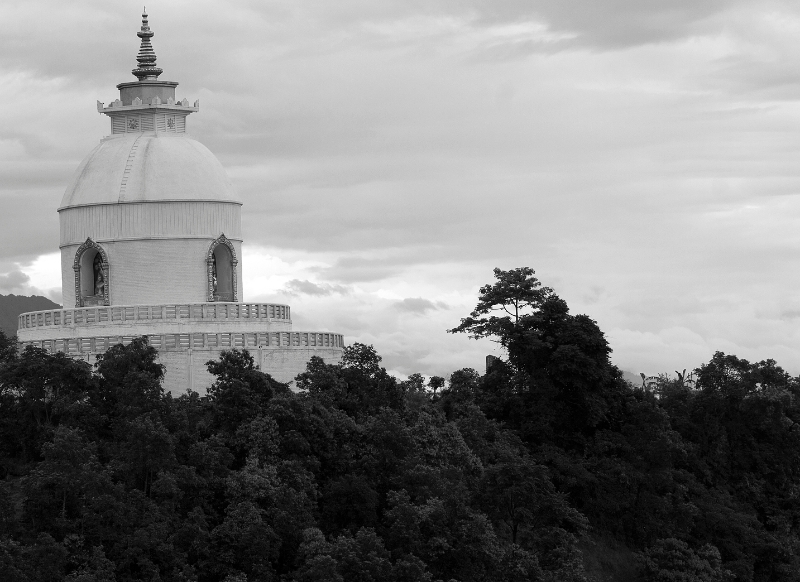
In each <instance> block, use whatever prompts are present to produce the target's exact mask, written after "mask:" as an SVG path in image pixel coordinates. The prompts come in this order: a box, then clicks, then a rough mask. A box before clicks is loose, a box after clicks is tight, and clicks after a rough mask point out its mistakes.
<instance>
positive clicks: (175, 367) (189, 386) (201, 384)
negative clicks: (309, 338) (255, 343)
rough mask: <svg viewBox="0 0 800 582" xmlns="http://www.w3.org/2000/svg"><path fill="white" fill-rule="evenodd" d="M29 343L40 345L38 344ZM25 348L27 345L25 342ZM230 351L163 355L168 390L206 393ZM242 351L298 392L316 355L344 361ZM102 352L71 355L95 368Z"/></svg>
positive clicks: (305, 353)
mask: <svg viewBox="0 0 800 582" xmlns="http://www.w3.org/2000/svg"><path fill="white" fill-rule="evenodd" d="M29 343H33V344H34V345H37V344H38V342H29ZM24 345H25V343H23V346H24ZM39 347H41V346H39ZM230 349H232V348H230V347H224V348H201V349H189V348H186V349H172V350H168V351H161V352H159V353H158V361H159V362H160V363H161V364H164V367H165V368H166V371H165V374H164V389H165V390H166V391H168V392H169V393H171V394H172V395H173V396H180V395H181V394H185V393H186V391H187V390H193V391H195V392H198V393H200V394H205V393H206V391H207V390H208V387H209V386H211V384H213V383H214V380H215V379H216V378H215V377H214V376H213V375H211V374H210V373H209V371H208V368H207V367H206V362H208V361H210V360H218V359H219V357H220V354H221V353H222V352H223V351H224V350H230ZM238 349H247V351H248V352H250V355H251V356H253V360H255V363H256V365H257V366H258V368H259V369H260V370H261V371H262V372H265V373H267V374H269V375H270V376H272V377H273V378H274V379H275V380H277V381H278V382H284V383H287V384H289V383H291V384H290V387H291V388H292V390H296V389H297V388H296V386H295V384H294V379H295V377H296V376H297V375H298V374H300V373H302V372H305V370H306V364H307V363H308V362H309V361H310V360H311V357H312V356H318V357H320V358H322V359H323V360H324V361H325V363H326V364H338V363H339V362H340V361H341V360H342V349H341V348H303V347H299V348H284V349H280V348H266V349H264V348H238ZM101 353H103V352H81V353H73V354H68V355H70V356H71V357H73V358H75V359H80V360H84V361H85V362H88V363H89V364H92V365H94V364H95V363H96V362H97V356H98V355H99V354H101Z"/></svg>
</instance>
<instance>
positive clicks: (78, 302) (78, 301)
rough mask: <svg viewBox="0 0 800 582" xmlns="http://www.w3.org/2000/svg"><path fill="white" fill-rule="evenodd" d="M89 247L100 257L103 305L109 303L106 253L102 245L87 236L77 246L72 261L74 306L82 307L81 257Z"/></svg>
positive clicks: (109, 281)
mask: <svg viewBox="0 0 800 582" xmlns="http://www.w3.org/2000/svg"><path fill="white" fill-rule="evenodd" d="M90 249H91V250H95V251H97V253H98V254H99V255H100V258H101V259H102V269H103V282H104V286H103V305H111V303H110V301H109V288H110V286H111V280H110V278H109V265H108V255H107V254H106V251H105V250H104V249H103V247H101V246H100V245H99V244H97V243H96V242H94V241H93V240H92V239H91V237H89V238H87V239H86V241H85V242H84V243H83V244H82V245H81V246H79V247H78V250H77V251H76V252H75V260H74V261H73V263H72V270H73V271H75V307H84V297H83V292H82V291H81V258H82V257H83V255H84V253H86V251H88V250H90Z"/></svg>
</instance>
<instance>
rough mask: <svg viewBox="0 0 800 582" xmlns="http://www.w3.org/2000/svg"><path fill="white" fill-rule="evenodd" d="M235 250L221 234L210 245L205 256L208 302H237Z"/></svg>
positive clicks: (236, 260)
mask: <svg viewBox="0 0 800 582" xmlns="http://www.w3.org/2000/svg"><path fill="white" fill-rule="evenodd" d="M238 264H239V261H238V259H237V258H236V249H235V248H234V247H233V243H232V242H231V241H229V240H228V239H227V237H226V236H225V235H224V234H222V235H220V237H219V238H218V239H216V240H215V241H214V242H212V243H211V246H210V247H209V248H208V254H207V255H206V271H207V275H208V300H209V301H238V300H239V299H238V292H237V287H238V285H237V280H236V265H238Z"/></svg>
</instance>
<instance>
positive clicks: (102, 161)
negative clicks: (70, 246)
mask: <svg viewBox="0 0 800 582" xmlns="http://www.w3.org/2000/svg"><path fill="white" fill-rule="evenodd" d="M167 200H214V201H227V202H239V199H238V197H237V196H236V193H235V192H234V190H233V187H232V186H231V184H230V181H229V179H228V176H227V174H226V173H225V169H224V168H223V167H222V164H220V163H219V160H217V158H216V157H215V156H214V154H212V153H211V152H210V151H209V150H208V148H206V147H205V146H204V145H203V144H201V143H200V142H198V141H195V140H193V139H191V138H189V137H185V136H159V137H156V135H155V134H154V133H149V134H148V133H139V134H131V135H125V136H121V137H109V138H106V139H104V140H103V141H101V142H100V145H98V146H97V147H96V148H95V149H94V150H92V152H91V153H89V155H88V156H86V158H85V159H84V160H83V162H81V165H80V166H79V167H78V170H77V171H76V172H75V175H74V176H73V178H72V180H71V181H70V184H69V186H67V189H66V191H65V192H64V197H63V199H62V200H61V208H67V207H70V206H83V205H87V204H114V203H121V202H156V201H167Z"/></svg>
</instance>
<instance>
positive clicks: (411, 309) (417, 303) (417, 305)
mask: <svg viewBox="0 0 800 582" xmlns="http://www.w3.org/2000/svg"><path fill="white" fill-rule="evenodd" d="M394 308H395V309H397V310H398V311H403V312H406V313H414V314H416V315H425V313H426V312H428V311H433V310H437V309H447V305H446V304H445V303H443V302H441V301H436V302H433V301H431V300H429V299H424V298H422V297H406V298H405V299H403V300H402V301H398V302H396V303H395V304H394Z"/></svg>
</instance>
